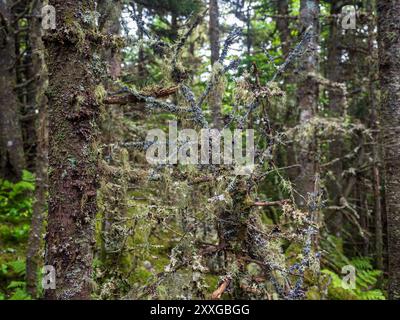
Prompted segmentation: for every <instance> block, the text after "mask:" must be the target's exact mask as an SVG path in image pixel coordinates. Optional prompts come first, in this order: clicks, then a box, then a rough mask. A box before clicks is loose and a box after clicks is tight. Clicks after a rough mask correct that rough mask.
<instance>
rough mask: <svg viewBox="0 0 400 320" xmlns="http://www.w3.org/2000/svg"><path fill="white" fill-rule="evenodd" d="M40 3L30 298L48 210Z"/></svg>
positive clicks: (35, 29)
mask: <svg viewBox="0 0 400 320" xmlns="http://www.w3.org/2000/svg"><path fill="white" fill-rule="evenodd" d="M42 5H43V3H42V1H39V0H37V1H34V2H33V10H32V15H33V17H32V18H31V19H30V22H29V34H30V44H31V48H32V58H31V60H32V72H33V74H34V78H35V84H36V85H35V91H34V96H35V106H34V108H35V109H37V110H38V112H39V118H38V119H37V123H36V136H37V152H36V189H35V198H36V199H35V203H34V205H33V213H32V221H31V230H30V234H29V241H28V250H27V255H26V283H27V290H28V292H29V293H30V295H31V296H32V297H35V296H36V293H37V290H36V286H37V270H38V266H39V265H40V248H41V241H42V236H43V220H44V216H45V212H46V209H47V197H46V194H47V185H48V179H47V168H48V130H47V97H46V95H45V90H46V89H47V84H48V78H47V67H46V62H45V57H44V46H43V42H42V27H41V23H40V20H39V19H38V18H36V17H35V16H39V15H40V13H41V8H42Z"/></svg>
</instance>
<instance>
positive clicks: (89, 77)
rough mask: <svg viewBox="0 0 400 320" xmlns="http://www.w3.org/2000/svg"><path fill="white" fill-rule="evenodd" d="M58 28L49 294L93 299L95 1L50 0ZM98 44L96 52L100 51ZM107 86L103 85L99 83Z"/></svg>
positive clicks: (53, 64)
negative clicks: (52, 276)
mask: <svg viewBox="0 0 400 320" xmlns="http://www.w3.org/2000/svg"><path fill="white" fill-rule="evenodd" d="M49 4H50V5H53V6H54V7H55V9H56V12H57V28H56V29H55V30H53V31H49V32H48V34H47V35H46V37H45V43H46V47H47V49H48V69H49V89H48V98H49V107H48V108H49V166H50V167H49V197H50V199H49V214H48V228H47V235H46V257H45V262H46V265H51V266H54V268H55V271H56V289H55V290H51V289H49V290H46V292H45V297H46V298H47V299H90V295H91V287H92V286H91V283H92V280H91V277H92V263H93V247H94V243H95V241H94V229H95V215H96V212H97V205H96V193H97V189H98V175H99V172H98V150H97V144H96V141H97V138H98V137H97V136H98V133H97V131H98V129H97V123H98V115H99V108H100V105H99V104H100V101H99V100H101V99H100V97H99V96H100V95H99V93H100V92H101V90H99V88H100V83H101V75H102V73H103V70H102V68H101V64H100V58H99V55H98V54H97V48H100V49H102V48H103V44H102V43H100V42H99V41H98V40H99V39H101V35H99V33H98V32H97V30H96V29H97V28H96V17H97V12H96V11H95V10H96V9H95V5H96V3H95V1H92V0H86V1H83V0H75V1H65V0H51V1H49ZM100 49H99V50H100ZM103 91H104V89H103Z"/></svg>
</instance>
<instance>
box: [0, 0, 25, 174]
mask: <svg viewBox="0 0 400 320" xmlns="http://www.w3.org/2000/svg"><path fill="white" fill-rule="evenodd" d="M10 8H11V1H2V2H0V29H1V32H0V88H1V90H0V177H1V178H4V179H9V180H13V181H16V180H19V179H20V178H21V174H22V170H23V169H24V168H25V157H24V148H23V140H22V131H21V124H20V119H19V106H18V98H17V95H16V93H15V91H14V90H15V86H16V76H15V59H16V57H15V38H14V28H13V17H12V14H11V9H10Z"/></svg>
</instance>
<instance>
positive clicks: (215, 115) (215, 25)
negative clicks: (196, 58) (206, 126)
mask: <svg viewBox="0 0 400 320" xmlns="http://www.w3.org/2000/svg"><path fill="white" fill-rule="evenodd" d="M209 12H210V24H209V36H210V48H211V64H212V65H213V66H214V63H216V62H217V61H218V59H219V50H220V44H219V41H220V34H219V7H218V0H210V9H209ZM216 87H218V86H216ZM209 103H210V104H211V112H212V119H213V124H214V127H215V128H222V116H221V107H222V93H221V92H218V89H216V90H212V92H211V93H210V98H209Z"/></svg>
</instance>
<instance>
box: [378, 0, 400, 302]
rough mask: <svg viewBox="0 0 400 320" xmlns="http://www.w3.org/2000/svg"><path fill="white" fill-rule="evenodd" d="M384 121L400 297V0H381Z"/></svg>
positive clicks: (394, 279)
mask: <svg viewBox="0 0 400 320" xmlns="http://www.w3.org/2000/svg"><path fill="white" fill-rule="evenodd" d="M377 9H378V42H379V70H380V81H381V98H382V102H381V118H382V119H381V122H382V127H383V142H384V163H385V170H386V175H385V177H386V207H387V225H388V258H389V298H390V299H400V171H399V168H400V144H399V136H400V56H399V52H400V14H399V12H400V0H390V1H378V3H377Z"/></svg>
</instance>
